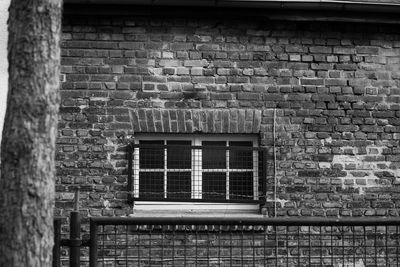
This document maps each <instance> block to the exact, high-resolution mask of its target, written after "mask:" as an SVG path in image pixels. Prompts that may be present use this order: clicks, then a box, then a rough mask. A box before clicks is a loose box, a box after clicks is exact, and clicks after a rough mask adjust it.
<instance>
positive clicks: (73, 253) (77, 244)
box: [69, 189, 82, 267]
mask: <svg viewBox="0 0 400 267" xmlns="http://www.w3.org/2000/svg"><path fill="white" fill-rule="evenodd" d="M70 220H71V221H70V232H69V239H70V244H69V253H70V254H69V264H70V267H79V266H80V255H81V243H82V240H81V218H80V214H79V189H78V190H76V191H75V204H74V211H72V212H71V214H70Z"/></svg>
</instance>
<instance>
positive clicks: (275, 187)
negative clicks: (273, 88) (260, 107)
mask: <svg viewBox="0 0 400 267" xmlns="http://www.w3.org/2000/svg"><path fill="white" fill-rule="evenodd" d="M273 135H274V136H273V138H274V217H276V210H277V209H276V200H277V197H276V195H277V185H276V184H277V178H276V144H275V143H276V108H274V127H273Z"/></svg>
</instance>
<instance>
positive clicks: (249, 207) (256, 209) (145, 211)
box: [131, 201, 264, 218]
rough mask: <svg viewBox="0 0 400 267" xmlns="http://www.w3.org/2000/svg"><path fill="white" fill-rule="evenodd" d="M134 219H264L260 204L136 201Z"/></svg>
mask: <svg viewBox="0 0 400 267" xmlns="http://www.w3.org/2000/svg"><path fill="white" fill-rule="evenodd" d="M131 216H134V217H149V216H156V217H171V216H173V217H229V218H233V217H264V215H262V214H261V213H260V206H259V204H247V203H199V202H156V201H135V202H134V206H133V214H132V215H131Z"/></svg>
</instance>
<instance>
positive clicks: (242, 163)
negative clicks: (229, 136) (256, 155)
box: [229, 141, 253, 169]
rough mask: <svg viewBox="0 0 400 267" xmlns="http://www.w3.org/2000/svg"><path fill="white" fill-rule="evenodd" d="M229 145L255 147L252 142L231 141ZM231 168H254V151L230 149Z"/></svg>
mask: <svg viewBox="0 0 400 267" xmlns="http://www.w3.org/2000/svg"><path fill="white" fill-rule="evenodd" d="M229 146H231V147H235V146H239V147H249V148H251V147H253V143H252V142H243V141H240V142H237V141H235V142H229ZM229 168H230V169H253V151H252V150H240V149H238V150H235V149H230V150H229Z"/></svg>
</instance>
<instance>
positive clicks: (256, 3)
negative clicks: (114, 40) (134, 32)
mask: <svg viewBox="0 0 400 267" xmlns="http://www.w3.org/2000/svg"><path fill="white" fill-rule="evenodd" d="M64 2H65V3H66V4H97V5H100V4H109V5H142V6H182V7H245V8H272V9H310V10H337V11H366V12H390V13H392V12H400V0H382V1H372V0H307V1H299V0H64Z"/></svg>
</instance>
